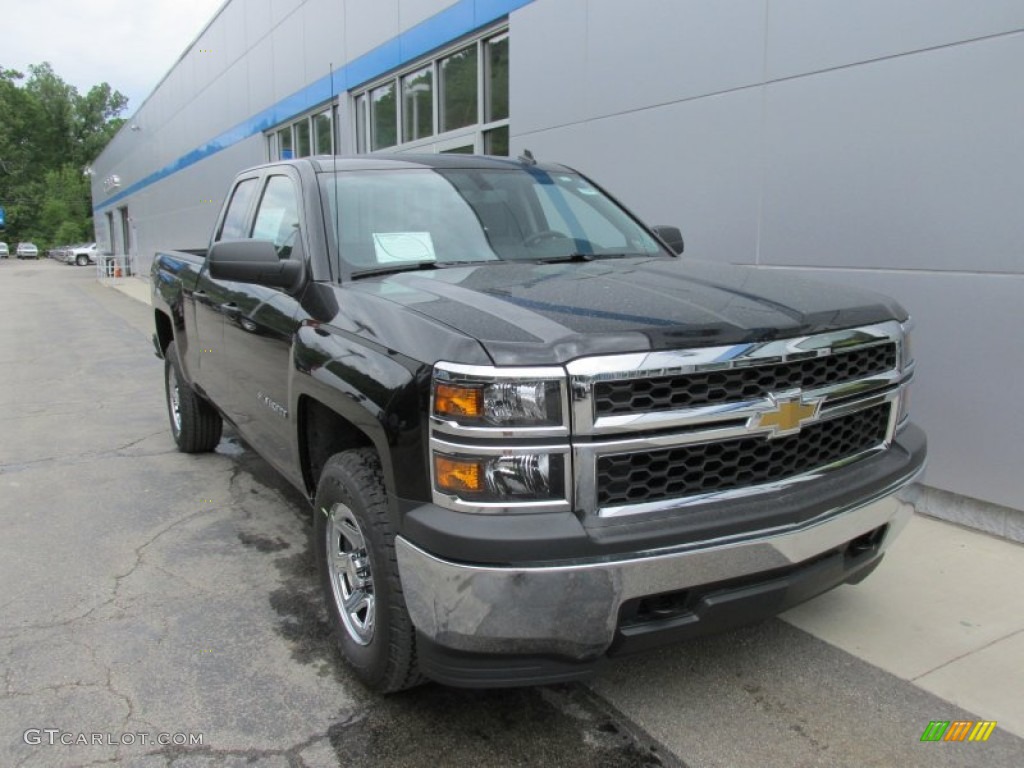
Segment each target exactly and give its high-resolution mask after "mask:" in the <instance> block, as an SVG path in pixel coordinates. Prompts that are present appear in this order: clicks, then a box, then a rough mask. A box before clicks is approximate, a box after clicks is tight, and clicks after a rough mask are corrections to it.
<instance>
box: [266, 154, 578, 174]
mask: <svg viewBox="0 0 1024 768" xmlns="http://www.w3.org/2000/svg"><path fill="white" fill-rule="evenodd" d="M302 164H305V165H308V166H311V167H312V170H313V171H314V172H316V173H329V172H331V171H335V170H338V171H374V170H399V169H405V168H443V169H457V168H479V169H488V168H490V169H494V170H511V169H516V170H525V169H529V170H541V171H549V172H559V171H566V170H569V169H568V168H566V166H564V165H556V164H554V163H527V162H522V161H520V160H517V159H513V158H509V157H492V156H485V155H461V154H401V155H395V154H376V155H374V154H371V155H354V156H351V155H349V156H343V155H338V156H334V155H314V156H312V157H301V158H293V159H291V160H280V161H277V162H273V163H267V164H266V166H280V165H291V166H299V165H302Z"/></svg>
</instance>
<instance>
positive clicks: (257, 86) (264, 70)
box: [246, 35, 277, 114]
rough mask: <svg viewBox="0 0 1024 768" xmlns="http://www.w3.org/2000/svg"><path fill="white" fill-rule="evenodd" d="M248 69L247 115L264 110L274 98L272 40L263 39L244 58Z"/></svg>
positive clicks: (268, 37) (270, 38) (267, 37)
mask: <svg viewBox="0 0 1024 768" xmlns="http://www.w3.org/2000/svg"><path fill="white" fill-rule="evenodd" d="M246 64H247V66H248V69H249V110H250V112H249V114H254V113H256V112H259V111H260V110H262V109H266V108H267V107H269V106H270V105H271V104H273V103H274V102H275V101H277V99H276V98H275V97H274V86H273V83H274V39H273V37H272V36H271V35H267V36H266V37H264V38H263V39H262V40H261V41H260V42H259V43H257V44H256V47H255V48H254V49H253V50H252V51H251V52H250V54H249V55H248V56H247V57H246Z"/></svg>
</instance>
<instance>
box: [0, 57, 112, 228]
mask: <svg viewBox="0 0 1024 768" xmlns="http://www.w3.org/2000/svg"><path fill="white" fill-rule="evenodd" d="M127 105H128V100H127V98H125V96H124V95H123V94H121V93H120V92H118V91H115V90H113V89H112V88H111V87H110V86H109V85H108V84H107V83H101V84H99V85H96V86H93V87H92V88H90V89H89V91H88V93H86V94H85V95H84V96H83V95H81V94H79V93H78V90H77V89H76V88H75V87H74V86H72V85H69V84H68V83H66V82H64V80H63V79H62V78H61V77H60V76H59V75H58V74H57V73H56V72H54V71H53V67H51V66H50V65H49V64H48V63H46V62H44V63H42V64H38V65H33V66H30V67H29V76H28V78H27V79H26V78H25V75H24V74H23V73H21V72H18V71H16V70H13V69H4V68H2V67H0V115H3V119H2V120H0V206H3V207H4V208H5V209H6V213H7V228H6V231H4V232H0V239H2V240H5V241H8V242H11V243H14V242H18V241H21V240H31V241H33V242H35V243H37V244H38V245H39V246H40V247H41V248H45V247H47V246H51V245H57V244H63V243H70V242H80V241H83V240H87V239H90V238H91V236H92V235H91V232H92V231H93V227H92V204H91V201H90V191H89V181H88V178H87V177H85V176H84V175H83V171H84V169H85V167H86V165H87V164H88V163H89V162H90V161H91V160H92V159H93V158H94V157H96V155H98V154H99V153H100V151H101V150H102V149H103V147H104V146H106V144H107V143H108V142H109V141H110V139H111V138H112V137H113V135H114V134H115V133H116V132H117V130H118V129H119V128H120V127H121V125H122V124H123V122H124V121H123V120H122V119H121V118H120V114H121V113H122V112H123V111H124V110H125V108H126V107H127Z"/></svg>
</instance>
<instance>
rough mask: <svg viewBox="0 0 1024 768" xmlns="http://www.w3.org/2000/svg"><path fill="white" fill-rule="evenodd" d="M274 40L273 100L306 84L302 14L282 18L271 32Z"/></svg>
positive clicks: (283, 96)
mask: <svg viewBox="0 0 1024 768" xmlns="http://www.w3.org/2000/svg"><path fill="white" fill-rule="evenodd" d="M271 38H272V39H273V41H274V81H273V82H274V100H275V101H277V100H280V99H283V98H285V97H287V96H290V95H291V94H293V93H295V92H296V91H298V90H299V89H301V88H302V87H303V86H305V85H306V84H307V81H306V62H305V60H304V58H303V56H302V49H303V48H304V47H305V45H306V40H305V29H304V26H303V20H302V14H299V13H295V14H292V15H291V16H288V17H287V18H285V19H284V20H282V21H281V22H280V23H279V24H278V25H277V26H276V27H274V31H273V32H272V33H271Z"/></svg>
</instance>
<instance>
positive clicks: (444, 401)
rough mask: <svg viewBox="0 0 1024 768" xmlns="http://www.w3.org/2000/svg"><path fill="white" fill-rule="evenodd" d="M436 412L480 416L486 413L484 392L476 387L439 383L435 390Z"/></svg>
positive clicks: (450, 414)
mask: <svg viewBox="0 0 1024 768" xmlns="http://www.w3.org/2000/svg"><path fill="white" fill-rule="evenodd" d="M434 413H435V414H437V415H438V416H470V417H472V418H480V417H481V416H483V413H484V398H483V392H482V391H481V390H480V389H477V388H474V387H459V386H456V385H454V384H441V383H438V384H437V387H436V389H435V390H434Z"/></svg>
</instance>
